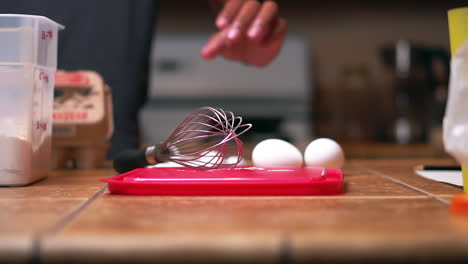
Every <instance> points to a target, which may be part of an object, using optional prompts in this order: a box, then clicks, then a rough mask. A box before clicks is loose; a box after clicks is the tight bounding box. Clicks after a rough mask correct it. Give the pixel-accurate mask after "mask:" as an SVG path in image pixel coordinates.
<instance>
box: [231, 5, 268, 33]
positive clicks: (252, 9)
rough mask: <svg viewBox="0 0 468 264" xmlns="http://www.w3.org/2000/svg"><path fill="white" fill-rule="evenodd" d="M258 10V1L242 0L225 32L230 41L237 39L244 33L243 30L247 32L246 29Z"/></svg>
mask: <svg viewBox="0 0 468 264" xmlns="http://www.w3.org/2000/svg"><path fill="white" fill-rule="evenodd" d="M259 10H260V3H259V2H257V1H253V0H250V1H246V2H244V4H243V5H242V7H241V9H240V11H239V13H238V14H237V16H236V18H235V19H234V21H233V22H232V24H231V26H230V28H229V31H228V34H227V37H228V40H229V41H231V42H237V41H239V40H240V39H241V37H242V35H245V32H247V29H248V28H249V27H250V24H251V23H252V21H253V19H254V18H255V17H256V15H257V13H258V11H259Z"/></svg>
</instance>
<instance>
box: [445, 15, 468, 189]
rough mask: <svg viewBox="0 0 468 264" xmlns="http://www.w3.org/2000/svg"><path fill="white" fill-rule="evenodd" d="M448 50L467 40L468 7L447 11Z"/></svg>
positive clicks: (466, 181) (467, 169) (467, 175)
mask: <svg viewBox="0 0 468 264" xmlns="http://www.w3.org/2000/svg"><path fill="white" fill-rule="evenodd" d="M448 23H449V35H450V51H451V53H452V56H453V55H454V54H455V53H456V52H457V51H458V49H459V48H460V47H461V46H462V45H463V43H465V42H466V41H467V40H468V7H460V8H454V9H450V10H449V11H448ZM462 174H463V190H464V191H465V192H466V193H468V164H464V165H462Z"/></svg>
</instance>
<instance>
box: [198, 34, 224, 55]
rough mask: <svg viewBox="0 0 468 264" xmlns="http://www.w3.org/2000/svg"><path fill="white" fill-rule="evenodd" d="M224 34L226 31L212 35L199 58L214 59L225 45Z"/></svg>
mask: <svg viewBox="0 0 468 264" xmlns="http://www.w3.org/2000/svg"><path fill="white" fill-rule="evenodd" d="M226 34H227V30H222V31H220V32H217V33H215V34H213V36H211V38H210V40H208V42H207V43H206V44H205V46H204V47H203V49H202V50H201V56H202V57H203V58H205V59H207V60H212V59H214V58H216V56H217V55H218V54H219V53H220V52H221V50H222V49H223V47H224V45H225V42H226Z"/></svg>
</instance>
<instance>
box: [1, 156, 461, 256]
mask: <svg viewBox="0 0 468 264" xmlns="http://www.w3.org/2000/svg"><path fill="white" fill-rule="evenodd" d="M418 164H434V165H444V164H453V161H451V160H449V159H393V160H383V159H372V160H371V159H367V160H357V159H356V160H348V162H347V164H346V166H345V168H344V172H345V184H346V194H344V195H341V196H328V197H327V196H315V197H305V196H300V197H157V196H152V197H143V196H116V195H110V194H108V192H107V189H106V184H104V183H103V182H100V181H99V179H101V178H104V177H111V176H113V175H115V173H114V172H113V171H112V170H105V169H103V170H90V171H72V170H70V171H53V172H51V174H50V177H48V178H47V179H45V180H43V181H40V182H37V183H35V184H33V185H31V186H26V187H15V188H0V207H1V208H2V210H1V211H0V222H1V225H0V263H28V262H33V263H96V262H104V263H154V262H158V263H165V262H170V263H305V262H317V263H323V262H325V263H326V262H329V263H351V262H355V263H365V262H372V263H396V262H398V263H403V262H404V263H413V262H418V263H421V262H422V263H426V262H433V263H442V262H443V263H449V262H456V261H459V262H460V263H461V262H464V261H465V263H467V262H466V261H468V218H466V217H455V216H452V215H451V214H450V211H449V204H450V198H451V197H452V196H453V195H454V194H457V193H461V191H462V189H461V188H458V187H454V186H451V185H448V184H442V183H437V182H433V181H429V180H426V179H424V178H421V177H419V176H417V175H416V174H414V172H413V166H415V165H418Z"/></svg>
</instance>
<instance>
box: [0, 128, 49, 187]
mask: <svg viewBox="0 0 468 264" xmlns="http://www.w3.org/2000/svg"><path fill="white" fill-rule="evenodd" d="M50 140H51V139H50V137H46V138H44V140H43V141H42V143H41V144H40V145H39V146H38V147H37V148H35V149H34V151H33V147H32V144H31V142H30V141H27V140H24V139H21V138H18V137H8V136H0V153H1V154H2V155H1V157H0V185H22V184H28V183H31V182H32V181H34V180H38V179H40V178H43V177H45V176H46V175H47V172H48V169H49V160H50Z"/></svg>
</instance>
